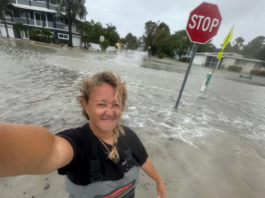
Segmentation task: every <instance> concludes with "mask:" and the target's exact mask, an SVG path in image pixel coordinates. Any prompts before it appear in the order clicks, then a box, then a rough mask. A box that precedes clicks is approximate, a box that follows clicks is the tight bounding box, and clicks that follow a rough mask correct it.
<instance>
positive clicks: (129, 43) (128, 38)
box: [125, 33, 133, 49]
mask: <svg viewBox="0 0 265 198" xmlns="http://www.w3.org/2000/svg"><path fill="white" fill-rule="evenodd" d="M125 40H126V45H127V48H128V49H133V34H132V33H128V34H127V35H126V36H125Z"/></svg>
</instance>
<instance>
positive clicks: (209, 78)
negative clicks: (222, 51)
mask: <svg viewBox="0 0 265 198" xmlns="http://www.w3.org/2000/svg"><path fill="white" fill-rule="evenodd" d="M211 78H212V74H211V73H209V74H207V76H206V81H205V84H204V86H206V87H207V86H208V85H209V83H210V80H211Z"/></svg>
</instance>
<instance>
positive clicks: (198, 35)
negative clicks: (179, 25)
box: [186, 3, 222, 44]
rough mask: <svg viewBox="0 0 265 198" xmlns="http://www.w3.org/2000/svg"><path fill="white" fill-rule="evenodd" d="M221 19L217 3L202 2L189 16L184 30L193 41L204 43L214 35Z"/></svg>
mask: <svg viewBox="0 0 265 198" xmlns="http://www.w3.org/2000/svg"><path fill="white" fill-rule="evenodd" d="M221 21H222V17H221V14H220V12H219V9H218V7H217V5H215V4H211V3H202V4H201V5H199V6H198V7H197V8H195V9H194V10H193V11H192V12H191V13H190V16H189V20H188V24H187V27H186V31H187V33H188V35H189V37H190V40H191V41H192V42H194V43H201V44H203V43H206V42H207V41H209V40H210V39H211V38H212V37H214V36H215V35H216V34H217V32H218V29H219V27H220V24H221Z"/></svg>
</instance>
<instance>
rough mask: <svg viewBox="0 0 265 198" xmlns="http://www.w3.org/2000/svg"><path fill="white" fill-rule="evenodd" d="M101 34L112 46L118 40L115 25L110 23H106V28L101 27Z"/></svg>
mask: <svg viewBox="0 0 265 198" xmlns="http://www.w3.org/2000/svg"><path fill="white" fill-rule="evenodd" d="M102 34H103V35H104V37H105V38H106V39H107V40H108V41H109V44H110V45H112V46H114V45H115V44H116V43H117V42H118V41H119V40H120V36H119V34H118V33H117V31H116V27H115V26H113V25H112V24H111V23H109V24H106V28H103V31H102Z"/></svg>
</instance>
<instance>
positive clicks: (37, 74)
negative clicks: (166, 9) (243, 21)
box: [0, 39, 265, 145]
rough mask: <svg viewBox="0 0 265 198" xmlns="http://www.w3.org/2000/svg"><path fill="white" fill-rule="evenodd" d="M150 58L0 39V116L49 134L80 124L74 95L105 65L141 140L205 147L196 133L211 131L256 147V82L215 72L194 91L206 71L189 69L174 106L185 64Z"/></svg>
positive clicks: (259, 111) (264, 118)
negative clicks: (122, 91) (123, 87)
mask: <svg viewBox="0 0 265 198" xmlns="http://www.w3.org/2000/svg"><path fill="white" fill-rule="evenodd" d="M153 59H154V58H152V60H153ZM152 60H151V61H149V60H148V59H147V54H146V53H143V52H137V51H128V52H127V51H125V52H122V53H111V54H102V53H99V52H92V51H87V50H79V49H66V50H64V49H61V48H57V47H52V46H38V45H31V44H29V43H25V42H21V41H9V40H6V39H0V70H1V72H0V79H1V80H0V94H1V95H0V120H1V121H2V122H12V123H26V124H35V125H40V126H45V127H46V128H49V130H51V131H52V132H53V133H55V132H58V131H60V130H63V129H67V128H69V127H77V126H80V124H82V123H83V122H84V119H83V118H82V116H81V109H80V107H79V105H78V104H77V102H76V96H77V95H78V89H79V86H80V82H81V80H82V78H83V77H84V76H85V75H92V74H94V73H96V72H99V71H103V70H113V71H114V72H116V73H117V74H120V75H121V77H122V79H123V80H125V81H126V83H127V88H128V92H129V100H128V110H127V111H126V112H124V115H123V118H122V123H123V124H125V125H128V126H129V127H132V128H140V129H143V130H144V131H145V134H143V136H148V140H149V141H155V140H156V139H157V138H177V139H180V140H182V141H185V142H188V143H190V144H192V145H196V144H206V142H204V140H203V137H205V136H208V135H212V136H216V138H218V137H220V136H242V137H246V138H248V139H250V140H254V141H257V140H258V141H259V143H260V144H264V140H265V135H264V129H265V124H264V123H265V115H264V110H265V103H264V98H265V94H264V93H265V92H264V91H265V89H264V86H257V85H252V84H246V83H241V82H239V80H238V74H235V73H230V72H227V71H217V72H216V73H215V75H214V77H213V79H212V82H211V84H210V86H209V88H208V90H207V92H206V93H201V92H200V91H199V89H200V86H201V83H202V82H203V80H204V77H205V76H206V74H207V72H208V71H210V69H208V68H203V67H201V66H193V67H192V70H191V73H190V76H189V79H188V82H187V84H186V88H185V92H184V93H183V96H182V100H181V104H180V106H179V110H178V111H176V110H175V109H174V105H175V102H176V99H177V96H178V91H179V89H180V86H181V83H182V80H183V77H184V73H185V70H186V66H187V65H186V64H183V63H179V62H177V61H175V62H172V61H168V62H167V61H166V60H157V59H155V61H152ZM255 80H257V81H258V82H259V85H260V83H262V82H263V83H264V85H265V82H264V81H265V80H264V79H262V78H258V77H253V80H252V82H253V83H254V84H255ZM208 143H209V142H207V144H208Z"/></svg>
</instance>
